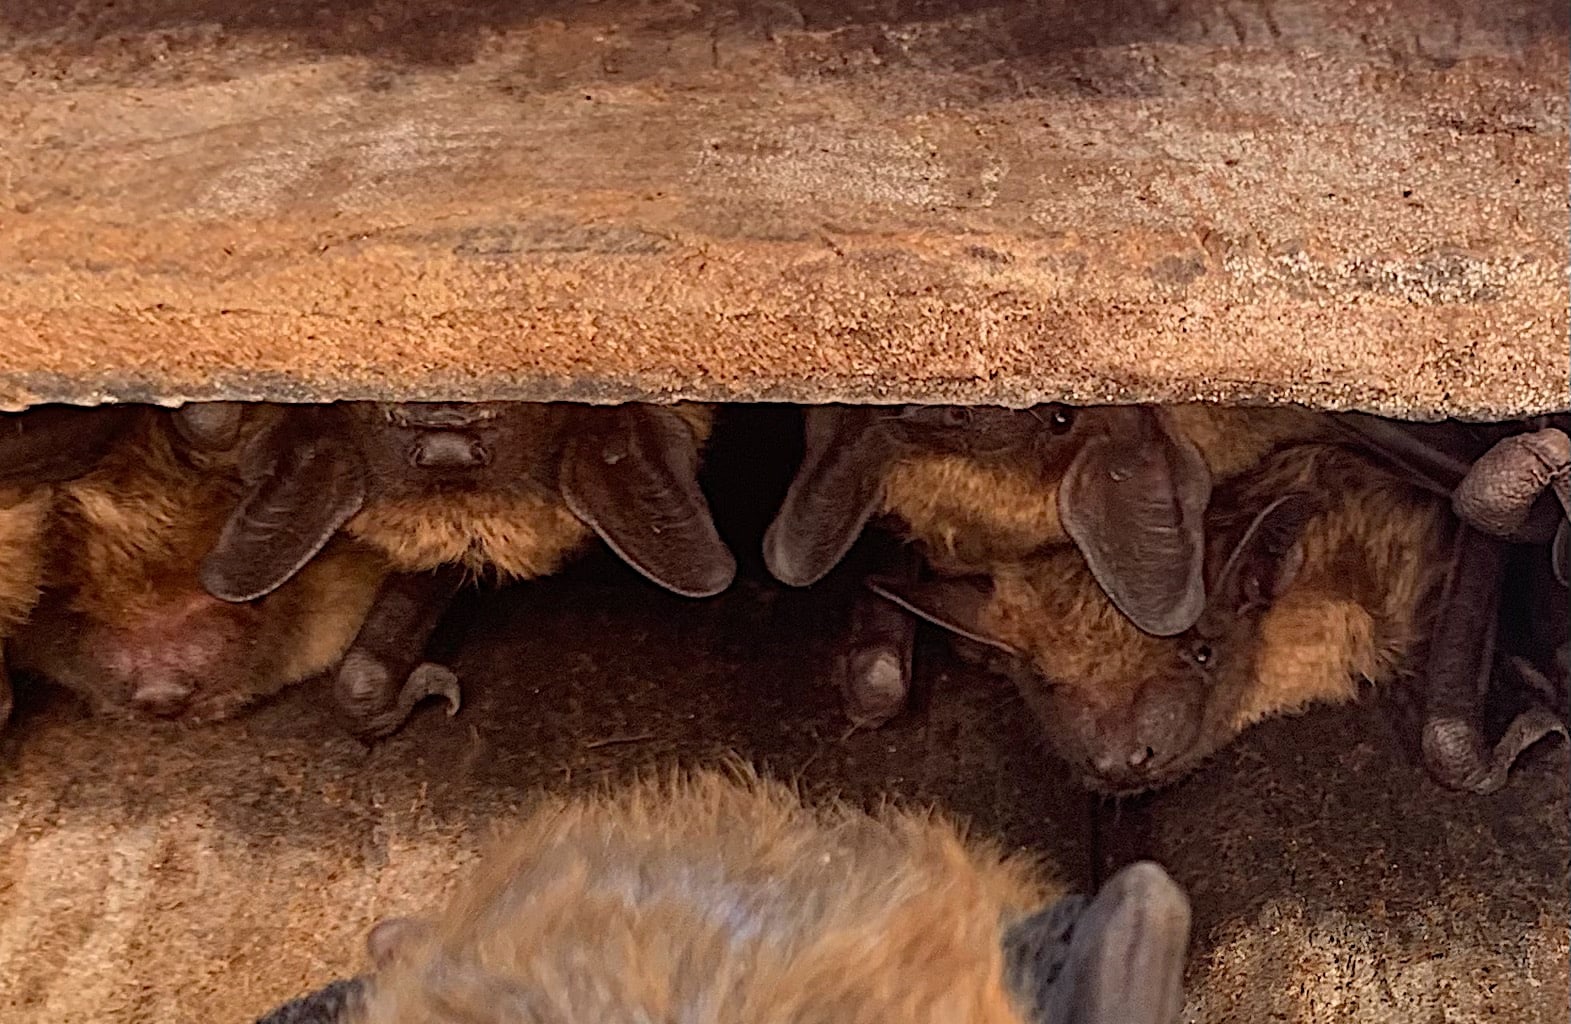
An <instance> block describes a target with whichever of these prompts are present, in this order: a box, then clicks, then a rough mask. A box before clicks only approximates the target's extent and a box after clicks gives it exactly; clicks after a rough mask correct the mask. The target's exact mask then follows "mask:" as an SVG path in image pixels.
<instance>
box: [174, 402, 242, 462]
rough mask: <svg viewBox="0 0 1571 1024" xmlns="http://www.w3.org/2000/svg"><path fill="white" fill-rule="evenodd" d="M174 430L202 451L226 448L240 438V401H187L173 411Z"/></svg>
mask: <svg viewBox="0 0 1571 1024" xmlns="http://www.w3.org/2000/svg"><path fill="white" fill-rule="evenodd" d="M173 418H174V423H175V430H177V431H178V432H179V434H180V436H181V437H183V438H185V441H186V443H187V444H189V445H191V446H192V447H194V448H201V449H203V450H205V451H227V450H229V449H230V448H233V447H234V446H235V442H236V441H238V440H239V439H240V424H241V421H242V420H243V419H244V418H245V404H244V403H242V402H187V403H185V404H184V405H182V406H180V407H179V408H178V409H176V410H175V411H174V413H173Z"/></svg>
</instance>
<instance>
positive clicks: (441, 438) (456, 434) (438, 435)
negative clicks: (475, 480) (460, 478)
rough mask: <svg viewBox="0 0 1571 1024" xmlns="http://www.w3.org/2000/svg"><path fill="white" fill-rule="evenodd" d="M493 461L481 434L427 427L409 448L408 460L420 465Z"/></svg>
mask: <svg viewBox="0 0 1571 1024" xmlns="http://www.w3.org/2000/svg"><path fill="white" fill-rule="evenodd" d="M490 461H491V453H490V452H488V451H487V450H486V446H485V445H484V444H482V443H481V442H480V439H479V438H477V437H475V436H474V435H473V434H468V433H465V432H463V431H458V430H431V431H427V432H425V433H423V434H421V435H420V438H419V439H418V440H416V441H415V443H414V445H413V446H412V447H411V448H410V451H409V462H410V464H411V465H413V466H415V467H416V468H418V469H476V468H478V467H480V466H484V465H486V464H487V463H489V462H490Z"/></svg>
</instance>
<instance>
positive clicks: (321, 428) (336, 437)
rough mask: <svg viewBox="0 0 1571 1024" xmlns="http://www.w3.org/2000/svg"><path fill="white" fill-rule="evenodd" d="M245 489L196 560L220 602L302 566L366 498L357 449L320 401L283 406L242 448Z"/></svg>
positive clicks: (266, 589) (269, 588)
mask: <svg viewBox="0 0 1571 1024" xmlns="http://www.w3.org/2000/svg"><path fill="white" fill-rule="evenodd" d="M240 472H241V475H242V477H243V478H244V479H245V480H246V481H247V482H249V483H251V484H252V487H251V490H250V492H249V493H247V494H246V496H245V497H244V498H243V499H242V500H241V502H240V505H239V507H238V508H236V509H235V510H234V512H233V513H231V514H230V516H229V520H228V522H226V523H225V524H224V528H223V531H222V532H221V533H219V535H218V542H217V543H216V544H214V545H213V549H212V550H211V551H209V552H208V553H207V557H206V558H204V559H203V561H202V569H201V574H200V575H201V581H202V586H203V587H204V588H205V589H206V590H207V592H208V593H210V594H212V595H213V596H214V597H216V598H218V599H220V600H222V601H233V602H237V603H238V602H244V601H254V600H256V599H257V598H259V597H265V596H266V595H268V594H270V593H272V592H273V591H274V590H277V589H278V588H279V587H281V586H283V585H284V584H285V583H286V582H288V581H289V579H290V578H291V577H293V576H294V575H295V573H297V572H299V571H300V570H301V569H303V568H304V567H305V565H306V563H307V562H309V561H310V560H311V559H312V558H314V557H315V556H316V554H317V552H319V551H321V550H322V548H323V547H325V546H326V545H327V542H328V541H329V540H331V539H332V538H333V534H335V533H337V532H338V528H339V527H341V526H343V525H344V523H346V522H348V521H349V520H350V519H351V518H352V517H353V516H354V515H355V513H356V512H359V511H360V507H361V505H363V504H364V503H365V496H366V474H365V467H364V465H363V464H362V463H361V461H360V456H359V453H358V452H356V451H355V450H354V449H353V448H351V447H350V443H349V441H348V440H347V439H346V432H345V431H344V430H343V429H342V428H341V426H340V425H339V424H337V423H336V422H335V417H334V414H333V411H332V410H330V409H329V408H326V407H303V408H298V409H291V410H288V411H286V412H284V413H282V414H281V415H280V416H279V417H278V418H277V419H276V420H275V421H274V422H273V423H271V424H269V425H268V427H267V428H265V429H264V430H262V431H260V432H258V434H257V435H256V436H255V437H254V438H252V439H251V440H250V441H249V442H248V443H247V444H246V446H245V448H244V449H243V450H242V453H241V456H240Z"/></svg>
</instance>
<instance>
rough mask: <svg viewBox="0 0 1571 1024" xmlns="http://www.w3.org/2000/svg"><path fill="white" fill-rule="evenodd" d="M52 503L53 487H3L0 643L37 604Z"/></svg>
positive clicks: (0, 494) (0, 497) (0, 488)
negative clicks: (46, 527) (46, 529)
mask: <svg viewBox="0 0 1571 1024" xmlns="http://www.w3.org/2000/svg"><path fill="white" fill-rule="evenodd" d="M53 500H54V489H53V488H52V487H38V488H23V487H20V486H15V485H13V486H5V485H0V643H3V642H4V638H5V637H7V636H9V635H10V634H11V633H12V632H13V631H14V630H15V629H16V628H17V627H19V626H20V625H21V624H22V623H23V621H25V620H26V618H27V616H28V613H29V612H31V611H32V610H33V605H35V604H37V603H38V595H39V593H40V591H41V588H42V586H43V577H44V529H45V525H46V524H47V522H48V517H49V509H50V506H51V504H52V502H53ZM0 664H3V662H0Z"/></svg>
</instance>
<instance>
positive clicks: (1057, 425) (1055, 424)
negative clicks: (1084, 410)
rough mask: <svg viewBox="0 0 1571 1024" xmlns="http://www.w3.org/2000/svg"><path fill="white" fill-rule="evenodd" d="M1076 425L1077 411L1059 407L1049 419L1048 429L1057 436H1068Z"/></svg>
mask: <svg viewBox="0 0 1571 1024" xmlns="http://www.w3.org/2000/svg"><path fill="white" fill-rule="evenodd" d="M1074 425H1075V411H1074V410H1073V409H1066V408H1064V407H1063V406H1059V407H1058V408H1057V409H1054V410H1053V412H1052V414H1051V415H1049V416H1048V418H1047V427H1048V429H1049V430H1051V431H1052V432H1053V433H1055V434H1067V433H1069V428H1070V427H1073V426H1074Z"/></svg>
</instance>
